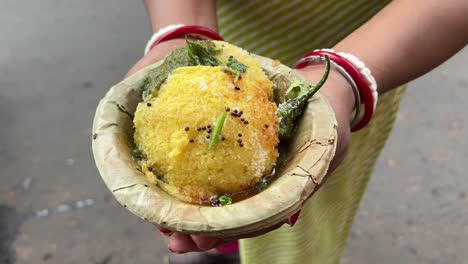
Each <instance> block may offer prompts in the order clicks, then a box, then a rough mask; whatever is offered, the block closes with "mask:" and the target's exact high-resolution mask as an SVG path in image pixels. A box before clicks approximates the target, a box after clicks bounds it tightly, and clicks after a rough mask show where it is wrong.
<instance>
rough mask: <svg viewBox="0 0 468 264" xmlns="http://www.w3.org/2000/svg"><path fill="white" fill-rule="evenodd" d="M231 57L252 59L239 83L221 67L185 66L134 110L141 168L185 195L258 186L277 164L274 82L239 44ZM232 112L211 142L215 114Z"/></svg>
mask: <svg viewBox="0 0 468 264" xmlns="http://www.w3.org/2000/svg"><path fill="white" fill-rule="evenodd" d="M216 45H217V46H221V45H222V46H223V47H224V48H223V50H222V51H221V52H219V53H218V54H217V58H218V59H219V60H220V61H221V62H223V63H224V64H225V63H226V61H227V59H228V57H229V56H231V55H232V56H234V57H235V58H236V59H237V60H238V61H240V62H241V63H243V64H245V65H246V66H247V71H246V72H245V73H243V74H242V78H241V79H240V80H238V81H237V82H235V83H234V77H233V75H232V74H229V73H226V72H225V71H224V70H223V68H222V67H210V66H190V67H180V68H177V69H176V70H174V71H173V72H171V73H170V75H169V77H168V79H167V80H166V81H165V82H164V83H163V84H162V86H161V87H160V90H159V92H158V93H157V94H156V95H154V96H153V97H151V98H149V99H148V100H146V101H144V102H141V103H140V104H139V105H138V107H137V110H136V113H135V118H134V124H135V135H134V137H135V143H136V145H137V147H138V148H139V149H140V150H141V151H142V152H143V154H144V155H145V157H146V159H145V160H143V161H141V162H140V164H141V165H142V169H143V170H144V172H145V173H146V174H147V176H148V177H149V178H150V179H151V180H152V182H154V183H156V184H158V185H160V186H161V187H162V188H164V189H166V190H167V191H168V192H169V193H171V194H172V195H175V196H177V197H178V198H180V199H182V200H184V201H186V202H194V203H199V202H204V201H206V200H208V199H209V198H210V196H212V195H220V194H224V193H235V192H240V191H243V190H247V189H250V188H253V187H254V186H255V184H256V183H257V182H258V181H259V180H260V179H261V177H262V176H263V175H265V174H268V173H270V171H271V170H272V168H273V167H274V165H275V162H276V158H277V156H278V152H277V149H276V146H277V144H278V118H277V117H276V115H275V111H276V105H275V103H274V102H272V101H270V100H269V98H270V97H271V95H272V91H273V90H272V82H271V81H270V80H269V79H268V78H267V76H266V75H265V74H264V72H263V71H262V69H261V67H260V64H259V62H258V61H257V60H256V59H255V58H253V57H251V56H249V54H248V53H247V52H246V51H244V50H242V49H240V48H238V47H235V46H233V45H230V44H227V43H224V42H216ZM223 112H227V118H226V120H225V123H224V126H223V127H222V131H221V135H220V137H219V138H220V141H219V143H218V144H217V145H216V147H215V148H213V149H209V147H208V146H209V142H210V139H211V137H212V136H213V132H214V128H215V125H216V120H217V118H218V117H219V116H220V115H221V114H222V113H223Z"/></svg>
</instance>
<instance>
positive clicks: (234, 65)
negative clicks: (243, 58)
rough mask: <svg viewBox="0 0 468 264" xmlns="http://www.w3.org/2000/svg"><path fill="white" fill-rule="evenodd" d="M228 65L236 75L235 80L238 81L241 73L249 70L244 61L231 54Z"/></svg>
mask: <svg viewBox="0 0 468 264" xmlns="http://www.w3.org/2000/svg"><path fill="white" fill-rule="evenodd" d="M226 66H227V67H228V69H229V70H228V71H229V72H230V73H232V74H233V75H234V76H235V77H234V82H237V81H238V80H239V77H240V74H241V73H245V72H246V71H247V66H246V65H245V64H243V63H242V62H240V61H238V60H237V59H236V58H234V57H233V56H229V58H228V61H227V63H226Z"/></svg>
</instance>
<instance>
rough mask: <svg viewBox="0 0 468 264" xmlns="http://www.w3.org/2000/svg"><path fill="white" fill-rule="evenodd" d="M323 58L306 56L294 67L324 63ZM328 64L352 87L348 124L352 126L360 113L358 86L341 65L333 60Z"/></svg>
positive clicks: (300, 67)
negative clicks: (351, 105)
mask: <svg viewBox="0 0 468 264" xmlns="http://www.w3.org/2000/svg"><path fill="white" fill-rule="evenodd" d="M324 62H325V60H324V59H323V57H321V56H307V57H304V58H302V59H300V60H299V61H297V62H296V65H295V66H294V68H296V69H302V68H304V67H306V66H307V65H309V64H310V63H312V64H319V63H320V64H321V63H324ZM330 65H331V66H332V67H333V68H334V69H336V70H337V71H338V72H339V73H340V74H341V75H342V76H343V77H344V78H345V79H346V81H348V83H349V84H350V85H351V88H352V89H353V94H354V99H355V100H354V102H355V103H354V109H353V111H354V115H353V118H352V119H351V121H350V126H351V127H354V126H355V125H356V124H357V121H358V120H359V114H360V109H361V108H360V106H361V95H360V94H359V88H358V87H357V85H356V82H354V80H353V78H352V77H351V76H350V75H349V74H348V73H347V72H346V71H345V70H344V69H343V67H341V66H340V65H338V64H336V63H335V62H334V61H330Z"/></svg>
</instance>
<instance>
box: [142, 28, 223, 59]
mask: <svg viewBox="0 0 468 264" xmlns="http://www.w3.org/2000/svg"><path fill="white" fill-rule="evenodd" d="M186 35H191V36H195V37H197V38H200V39H211V40H224V39H223V38H222V37H221V36H220V35H219V34H218V33H217V32H216V31H213V30H211V29H209V28H206V27H201V26H194V25H183V24H178V25H169V26H167V27H164V28H161V29H160V30H159V31H158V32H156V33H154V34H153V36H151V39H150V40H149V41H148V43H147V44H146V48H145V55H146V54H148V52H149V51H150V50H151V49H152V48H154V47H155V46H156V45H158V44H159V43H162V42H165V41H168V40H171V39H175V38H178V37H183V36H186Z"/></svg>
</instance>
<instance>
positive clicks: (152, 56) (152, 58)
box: [125, 39, 185, 78]
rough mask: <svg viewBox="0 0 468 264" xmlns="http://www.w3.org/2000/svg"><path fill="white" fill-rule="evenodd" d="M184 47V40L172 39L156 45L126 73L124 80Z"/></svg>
mask: <svg viewBox="0 0 468 264" xmlns="http://www.w3.org/2000/svg"><path fill="white" fill-rule="evenodd" d="M182 46H185V39H172V40H168V41H165V42H163V43H161V44H158V45H157V46H156V47H154V48H152V49H151V50H150V51H149V52H148V54H146V55H145V56H144V57H143V58H141V59H140V60H139V61H138V62H137V63H136V64H135V65H134V66H133V67H132V68H131V69H130V70H129V71H128V72H127V74H125V78H126V77H128V76H130V75H132V74H134V73H135V72H137V71H139V70H140V69H142V68H144V67H146V66H148V65H151V64H153V63H155V62H157V61H160V60H162V59H164V58H165V57H166V56H167V55H169V54H170V53H171V52H172V51H173V50H175V49H176V48H179V47H182Z"/></svg>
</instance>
